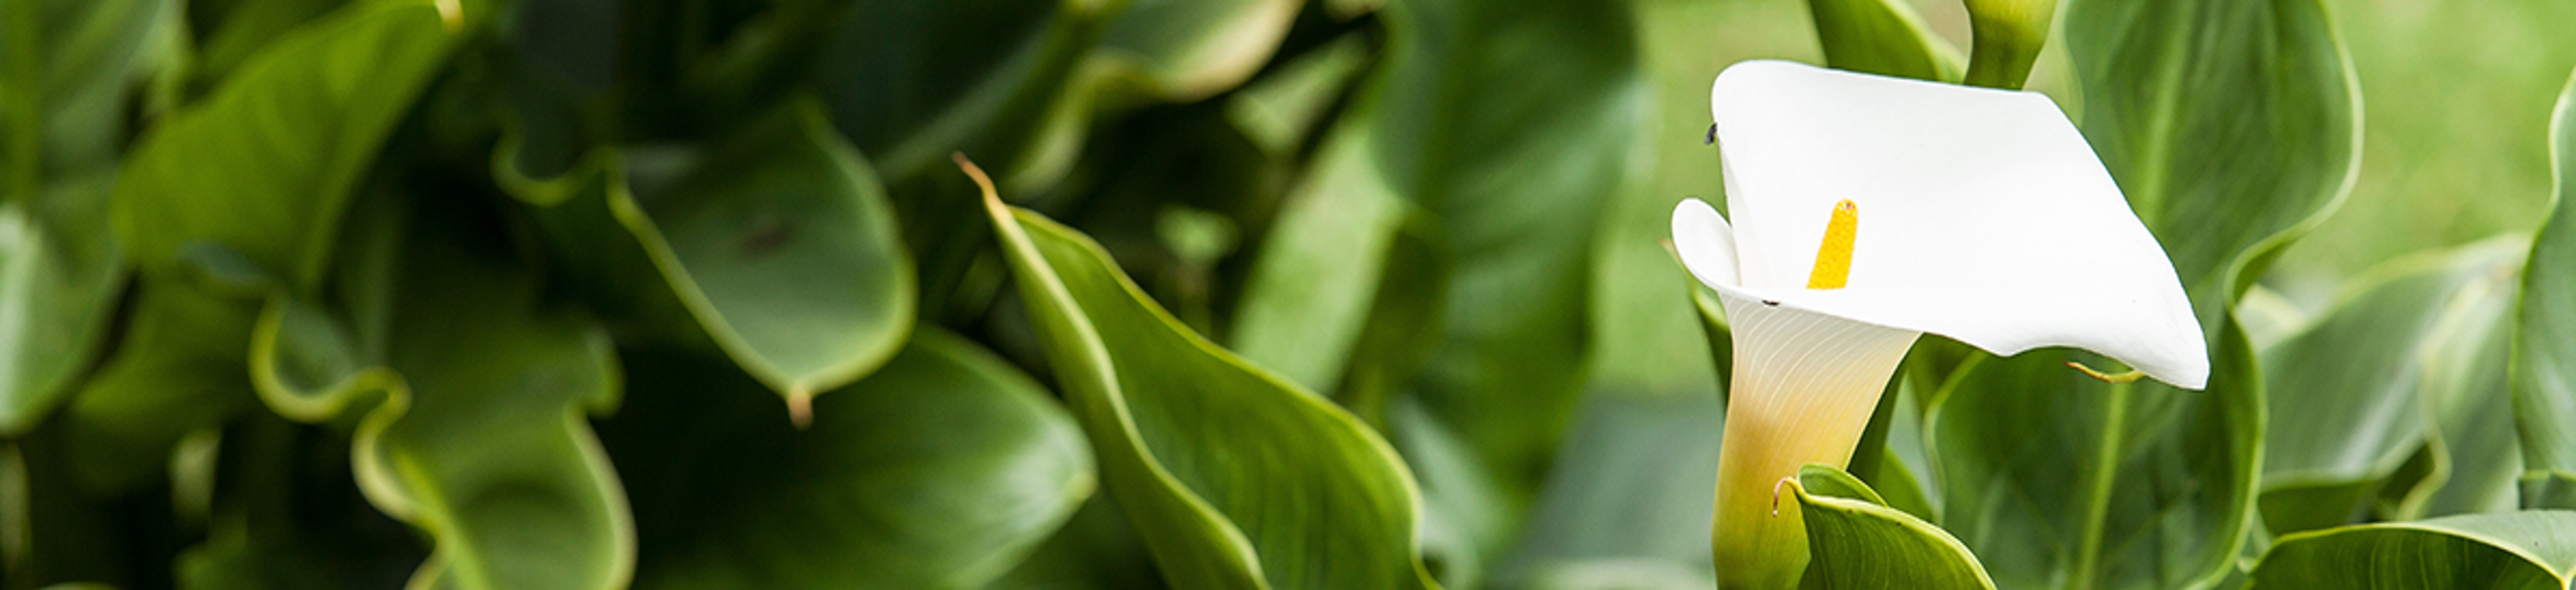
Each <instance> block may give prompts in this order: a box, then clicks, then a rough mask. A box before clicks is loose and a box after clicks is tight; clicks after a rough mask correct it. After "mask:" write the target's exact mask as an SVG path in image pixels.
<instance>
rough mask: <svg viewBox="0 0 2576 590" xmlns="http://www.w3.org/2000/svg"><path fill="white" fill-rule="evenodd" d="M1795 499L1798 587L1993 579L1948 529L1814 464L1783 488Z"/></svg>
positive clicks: (1979, 583)
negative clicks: (1801, 539) (1801, 530)
mask: <svg viewBox="0 0 2576 590" xmlns="http://www.w3.org/2000/svg"><path fill="white" fill-rule="evenodd" d="M1780 488H1781V490H1777V491H1775V493H1779V492H1786V493H1785V494H1784V495H1786V496H1788V497H1785V498H1780V500H1782V503H1795V504H1797V509H1798V510H1799V512H1800V515H1801V516H1803V517H1805V519H1806V523H1807V552H1808V555H1811V556H1813V558H1812V560H1811V561H1809V562H1808V563H1807V575H1806V576H1805V577H1803V578H1800V579H1799V582H1798V587H1800V588H1810V589H1828V588H1887V587H1894V586H1896V585H1899V584H1900V583H1899V581H1900V580H1901V581H1902V582H1901V585H1902V586H1903V587H1906V588H1984V589H1987V590H1992V589H1993V588H1994V587H1995V583H1994V580H1991V579H1988V578H1987V577H1986V570H1985V568H1984V567H1982V566H1980V565H1978V563H1977V557H1976V556H1975V555H1972V554H1970V553H1969V552H1968V547H1967V546H1966V545H1963V544H1960V543H1959V540H1958V539H1956V538H1952V537H1951V536H1950V534H1949V533H1948V532H1946V531H1943V530H1941V527H1936V526H1932V523H1928V522H1923V519H1920V518H1915V517H1914V515H1911V514H1906V513H1905V512H1904V511H1900V510H1897V509H1894V508H1889V507H1887V502H1885V501H1883V500H1881V499H1880V498H1879V496H1878V492H1876V491H1873V490H1871V489H1869V485H1868V484H1863V483H1861V482H1860V479H1859V478H1855V477H1852V476H1851V474H1849V473H1844V472H1843V471H1842V470H1840V469H1835V468H1833V467H1830V466H1825V465H1808V466H1806V467H1803V468H1800V469H1799V470H1798V479H1797V480H1796V481H1795V482H1789V481H1783V482H1781V485H1780Z"/></svg>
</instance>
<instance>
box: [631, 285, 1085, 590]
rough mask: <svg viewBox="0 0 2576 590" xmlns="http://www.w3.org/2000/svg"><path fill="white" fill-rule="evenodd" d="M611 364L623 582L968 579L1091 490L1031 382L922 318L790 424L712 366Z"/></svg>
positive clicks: (732, 584) (1039, 533)
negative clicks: (621, 378) (626, 504)
mask: <svg viewBox="0 0 2576 590" xmlns="http://www.w3.org/2000/svg"><path fill="white" fill-rule="evenodd" d="M629 359H630V361H631V362H629V363H628V366H629V371H631V372H630V381H631V382H632V383H633V384H634V389H633V390H632V391H630V392H629V394H628V396H627V403H626V407H624V408H622V409H621V410H620V412H619V415H618V417H617V419H616V420H612V421H609V422H607V423H605V424H603V425H602V427H601V432H600V434H601V437H602V438H603V439H604V440H605V441H606V442H607V445H608V449H609V452H610V455H611V457H612V458H614V459H615V460H616V461H617V462H618V463H619V465H620V467H619V475H620V477H621V478H622V479H623V480H624V481H626V482H628V484H629V488H628V489H629V490H630V492H631V493H632V494H633V495H632V497H633V499H634V506H635V518H636V523H637V530H639V531H640V532H641V534H642V538H641V541H642V547H643V550H644V552H643V554H642V556H641V559H640V560H639V567H640V569H639V571H637V572H636V578H635V579H636V587H638V588H981V587H983V586H984V584H985V583H986V582H988V581H991V580H992V579H994V578H995V577H997V576H1000V575H1001V574H1002V573H1003V572H1005V571H1007V570H1008V569H1009V568H1011V566H1013V565H1015V564H1017V563H1019V560H1020V558H1021V557H1022V556H1024V555H1027V554H1028V552H1029V551H1030V550H1032V549H1034V548H1035V547H1036V546H1037V544H1038V543H1039V542H1040V541H1042V540H1045V539H1046V538H1047V536H1048V534H1049V533H1052V532H1054V531H1055V530H1056V528H1057V526H1058V525H1061V524H1062V523H1064V521H1065V519H1066V518H1067V517H1069V516H1071V515H1072V513H1073V510H1074V508H1076V507H1077V506H1080V505H1081V502H1082V499H1083V498H1084V497H1086V496H1089V495H1090V494H1091V491H1092V486H1093V484H1094V480H1093V479H1092V471H1091V455H1090V453H1089V452H1088V450H1087V447H1085V446H1084V444H1083V440H1082V438H1081V436H1082V434H1081V431H1080V430H1079V429H1078V428H1077V427H1076V426H1075V425H1074V423H1073V420H1072V417H1070V416H1068V415H1066V414H1065V412H1064V410H1063V409H1062V407H1061V406H1058V405H1056V403H1055V402H1054V401H1053V400H1051V399H1049V398H1048V396H1047V392H1046V391H1045V390H1044V389H1042V388H1040V387H1038V385H1037V383H1036V382H1034V381H1031V380H1029V378H1028V377H1027V376H1026V375H1022V374H1021V373H1020V372H1019V371H1018V370H1017V369H1014V368H1012V367H1011V366H1010V365H1009V364H1007V363H1004V362H1002V360H1001V359H1000V358H998V357H995V356H993V355H992V353H990V352H987V351H984V350H983V349H981V348H979V347H977V346H975V345H974V344H972V343H970V342H968V341H966V340H964V339H961V338H958V337H956V336H953V335H949V334H947V333H945V332H941V331H938V330H936V329H925V330H923V331H922V332H921V333H919V334H916V335H915V336H914V337H913V338H912V340H911V344H910V345H909V346H907V347H906V348H904V349H903V351H902V352H901V353H899V354H897V355H896V356H895V357H894V359H893V360H892V361H891V362H888V363H887V364H886V365H885V368H883V369H881V370H879V371H877V372H876V373H875V374H872V375H870V376H868V378H867V379H865V380H862V381H859V382H858V383H855V384H852V385H850V386H848V387H847V388H844V389H842V390H839V391H835V392H833V394H832V395H830V396H828V397H825V398H822V399H818V400H816V404H815V407H814V412H815V414H814V423H813V425H812V426H811V427H809V428H806V429H801V430H800V429H797V428H794V427H791V426H789V425H788V424H786V423H785V422H783V421H781V420H779V419H778V417H779V412H778V408H777V406H775V405H772V404H764V403H757V402H756V400H757V399H758V398H757V397H755V396H748V395H739V394H740V393H742V392H744V391H753V392H756V391H758V390H759V389H760V385H759V384H758V383H756V382H751V381H749V380H747V379H744V378H742V377H741V376H740V374H739V373H737V372H735V371H732V370H730V368H729V367H728V366H726V365H722V364H716V363H710V362H706V361H704V360H699V359H696V358H692V357H689V356H686V355H672V354H660V355H652V354H646V355H630V356H629Z"/></svg>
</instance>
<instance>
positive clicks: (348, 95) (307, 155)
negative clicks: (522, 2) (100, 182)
mask: <svg viewBox="0 0 2576 590" xmlns="http://www.w3.org/2000/svg"><path fill="white" fill-rule="evenodd" d="M454 27H455V25H453V24H451V23H448V22H446V21H444V20H442V18H441V15H440V12H439V10H438V9H436V8H433V7H432V6H431V3H430V2H428V1H425V0H424V1H412V0H406V1H400V2H383V3H366V4H362V5H357V6H351V7H348V8H345V9H342V10H339V11H336V12H334V13H332V14H331V15H330V16H327V17H324V18H323V19H322V20H320V21H316V22H314V23H312V24H309V25H306V26H303V27H300V28H297V29H295V30H294V31H293V32H290V33H287V34H286V36H284V37H283V38H280V39H278V40H277V41H275V42H273V43H270V44H268V45H266V46H265V47H263V48H262V49H261V50H259V52H258V53H257V54H255V55H253V56H252V57H250V58H248V60H247V61H246V62H245V63H244V64H243V65H242V67H241V71H240V72H238V73H236V74H234V75H232V76H230V77H227V78H226V79H225V80H224V81H223V83H221V84H220V85H218V86H217V87H216V88H215V90H214V91H213V93H212V94H210V95H209V96H208V97H207V98H206V99H205V100H204V101H202V102H200V103H198V104H194V105H190V106H189V107H187V108H184V109H181V110H179V111H178V112H174V113H172V114H170V115H168V116H167V117H165V118H163V119H162V120H161V121H160V122H159V123H158V124H156V125H154V126H153V128H152V130H151V131H149V132H147V133H146V134H145V136H144V137H143V139H142V140H140V142H139V145H138V146H137V147H136V148H135V150H134V153H133V155H132V156H131V157H129V158H128V159H127V160H126V163H125V168H124V170H123V174H122V175H121V176H120V177H119V178H118V179H117V184H116V192H115V195H114V197H113V198H112V199H111V200H112V202H113V203H114V216H115V219H116V236H117V238H118V239H119V240H122V241H123V242H124V243H125V245H126V247H127V248H128V251H129V252H131V253H132V256H133V257H134V258H135V260H137V261H138V262H140V263H141V264H142V265H143V266H144V267H145V268H167V267H171V266H173V265H174V264H175V263H176V262H177V261H178V260H179V259H180V258H181V257H182V256H183V255H188V253H190V252H195V251H198V249H199V248H201V246H200V245H201V244H221V245H224V246H227V247H229V248H231V249H233V250H235V251H237V252H239V254H240V255H242V256H245V257H247V258H248V259H249V260H250V261H251V262H252V263H254V264H256V265H257V266H258V267H259V268H260V269H262V271H264V272H265V273H267V274H270V275H272V276H278V277H284V278H286V280H287V282H288V284H290V285H294V286H295V287H296V288H298V289H309V288H312V286H314V285H315V284H317V283H318V281H320V280H321V275H322V273H323V271H324V270H325V269H326V267H327V263H328V262H329V260H330V255H331V249H330V246H331V244H332V243H333V239H334V234H335V233H336V232H337V229H338V227H339V224H338V221H339V217H340V213H341V212H342V211H343V210H344V209H346V206H347V204H348V202H349V196H350V194H351V193H352V191H353V190H354V189H355V188H356V187H357V185H358V184H359V181H360V179H361V178H363V177H364V176H365V175H366V173H367V171H368V169H369V167H370V166H371V164H372V163H373V162H374V161H375V157H376V152H377V151H378V149H379V147H380V146H381V144H382V143H383V142H384V141H385V138H386V137H387V136H388V135H390V134H391V132H392V131H393V128H394V125H395V123H397V122H399V121H401V120H402V118H403V115H404V113H406V112H408V111H409V110H410V107H411V104H412V101H413V99H415V98H417V97H418V96H419V95H420V94H421V92H422V91H423V89H424V88H425V87H426V86H427V85H428V83H429V81H430V79H431V78H432V77H433V76H435V75H436V74H437V73H438V72H439V71H440V68H441V66H443V65H444V64H445V63H446V61H447V55H448V53H449V52H450V51H451V50H452V49H453V48H454V47H455V46H456V45H457V44H458V42H459V40H460V39H462V38H463V36H462V35H459V34H457V33H456V32H455V31H454Z"/></svg>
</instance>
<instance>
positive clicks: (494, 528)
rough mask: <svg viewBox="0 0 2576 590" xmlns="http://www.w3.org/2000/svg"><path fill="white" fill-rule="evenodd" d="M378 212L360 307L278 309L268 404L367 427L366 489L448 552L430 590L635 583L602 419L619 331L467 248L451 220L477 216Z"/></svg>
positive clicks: (365, 227) (497, 257)
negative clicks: (595, 428)
mask: <svg viewBox="0 0 2576 590" xmlns="http://www.w3.org/2000/svg"><path fill="white" fill-rule="evenodd" d="M442 203H443V201H442ZM468 211H471V210H468ZM362 212H363V213H366V214H365V215H359V216H357V220H356V223H358V224H359V225H357V226H356V227H355V228H353V229H354V230H359V231H353V232H352V235H353V236H362V237H361V238H360V239H357V240H356V241H355V243H357V244H362V245H361V246H358V247H354V248H351V249H350V250H351V251H352V253H353V255H351V256H348V257H347V258H344V259H343V262H344V263H347V264H345V265H344V267H343V268H341V269H340V272H341V273H343V277H344V278H348V277H350V276H351V275H355V276H358V277H364V278H360V279H357V280H353V281H352V282H353V283H354V285H353V286H344V287H343V288H342V292H343V293H344V294H346V295H347V297H348V299H349V301H347V302H345V303H344V305H346V307H345V308H343V309H338V310H331V309H327V308H322V307H319V306H318V304H317V303H316V302H312V301H306V300H301V299H298V298H296V297H295V296H293V295H291V294H285V293H280V294H278V295H274V296H272V297H271V298H270V300H269V303H268V306H267V309H266V310H265V311H263V312H262V313H261V316H260V320H259V324H258V326H257V329H256V331H255V334H254V336H253V338H252V341H251V364H250V367H251V372H252V374H253V377H254V382H255V383H256V384H257V385H258V389H259V395H260V399H261V400H262V401H265V402H267V404H268V406H269V408H270V409H271V410H274V411H276V412H277V413H279V414H280V415H284V416H286V417H288V418H290V419H294V420H297V421H302V422H333V423H344V424H345V423H347V421H349V420H351V419H352V418H354V422H355V424H356V426H355V428H356V430H355V432H354V434H353V437H354V439H353V441H352V444H351V449H350V455H351V457H350V462H351V464H352V468H353V470H354V471H355V472H356V479H357V485H358V489H359V490H360V491H362V492H364V493H365V495H366V498H367V500H368V501H369V502H370V503H372V504H374V505H375V507H376V508H377V509H378V510H382V511H384V513H385V514H387V515H391V516H393V517H394V518H396V519H399V520H402V521H404V522H407V523H410V524H411V525H413V526H415V527H418V528H420V529H422V530H423V531H425V532H426V533H427V534H428V536H429V537H430V538H431V539H432V541H433V547H434V548H433V550H432V553H431V555H430V557H429V560H428V562H427V563H424V564H422V565H421V566H420V569H419V570H418V571H417V572H416V573H415V574H414V575H413V584H414V585H415V586H423V585H428V584H438V585H444V586H448V587H455V588H494V587H500V588H521V587H543V588H567V589H578V588H614V587H623V586H624V585H625V584H626V582H627V580H628V579H629V577H630V575H631V573H632V571H633V567H634V559H635V540H634V527H633V524H632V521H631V517H629V516H628V514H627V507H626V500H625V493H624V491H623V489H622V487H621V485H620V484H619V482H618V480H617V476H616V474H615V473H613V472H612V471H611V470H610V467H609V463H608V457H607V454H606V453H605V452H604V451H602V450H601V449H600V446H599V442H598V440H597V439H596V438H595V437H593V435H592V434H591V430H590V424H589V421H588V419H587V417H586V415H587V414H589V413H592V412H600V411H605V410H607V409H609V408H613V407H615V405H616V404H617V397H618V387H619V384H618V374H617V369H616V359H615V357H614V355H613V354H612V351H611V349H610V345H609V340H608V336H607V334H606V333H605V332H604V331H602V330H600V329H599V328H598V327H597V326H596V325H595V324H593V323H592V322H590V321H589V320H587V319H585V318H583V317H581V316H580V315H578V314H576V313H572V312H568V311H561V310H550V309H546V308H545V307H543V306H542V305H541V304H540V301H539V300H538V298H537V292H536V290H535V289H534V283H533V282H532V281H530V280H529V277H527V276H526V275H527V272H526V271H525V270H524V269H520V268H517V267H516V266H514V264H513V263H512V262H510V261H511V260H512V259H511V258H510V257H509V256H510V255H509V254H507V253H502V252H491V251H483V250H478V249H477V248H484V247H488V246H485V245H481V244H471V243H464V242H462V241H461V240H460V236H468V235H476V234H474V233H471V232H472V231H474V230H473V229H471V228H472V227H473V226H471V225H464V226H463V227H462V228H460V227H459V225H460V224H462V223H465V222H463V221H461V220H456V219H450V217H455V216H461V215H470V214H471V213H465V212H458V211H454V210H440V211H437V212H435V213H432V212H422V213H420V214H418V220H417V221H420V222H418V223H416V222H415V221H416V220H414V219H410V218H405V217H403V216H401V214H400V213H399V212H397V211H396V210H395V209H394V208H393V207H391V206H385V207H375V206H371V207H369V208H367V209H364V210H362ZM413 225H418V226H420V227H411V226H413ZM368 245H372V248H371V247H370V246H368ZM370 254H376V255H370ZM371 271H372V272H371ZM369 275H373V276H369ZM335 311H336V312H337V313H336V314H335V313H334V312H335Z"/></svg>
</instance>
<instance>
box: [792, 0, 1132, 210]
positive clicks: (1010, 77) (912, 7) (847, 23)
mask: <svg viewBox="0 0 2576 590" xmlns="http://www.w3.org/2000/svg"><path fill="white" fill-rule="evenodd" d="M1105 4H1114V2H1107V1H1104V0H993V1H987V2H952V1H948V0H902V1H892V2H858V3H856V5H855V6H853V7H852V8H850V9H848V10H846V11H844V12H843V13H842V14H841V17H840V20H839V21H838V22H837V24H836V25H835V29H834V31H833V32H832V33H831V36H830V38H829V40H827V41H826V42H825V44H824V47H823V49H822V55H820V56H819V57H818V58H816V59H815V63H814V69H813V84H814V88H815V90H816V91H817V92H819V93H820V94H821V96H822V99H823V101H824V102H825V104H826V105H828V107H829V110H830V112H831V115H832V123H833V125H835V126H837V127H838V128H839V129H840V130H841V133H842V134H843V135H845V136H848V137H849V139H850V143H851V144H853V145H856V146H858V149H859V151H860V152H863V153H867V154H872V157H873V159H874V161H875V162H876V166H877V171H878V172H879V173H881V174H883V175H884V176H885V177H886V178H887V179H889V180H890V181H891V182H893V183H896V184H901V183H903V182H905V181H907V180H909V179H913V178H916V177H920V176H922V175H923V174H926V173H934V172H937V171H938V168H937V166H938V165H939V164H941V162H940V157H941V156H944V155H946V154H948V153H950V152H955V151H964V152H967V153H970V154H975V155H976V156H977V157H980V158H984V159H986V160H987V163H990V164H996V165H997V168H996V169H997V170H999V169H1007V167H1003V166H999V165H1000V164H1002V163H1004V162H1005V161H1010V160H1017V159H1019V158H1020V156H1022V155H1024V152H1025V151H1027V150H1029V149H1030V148H1029V146H1028V145H1027V144H1028V143H1029V141H1030V140H1031V139H1032V138H1035V137H1038V136H1039V135H1040V134H1041V133H1043V132H1045V131H1047V130H1046V129H1045V127H1046V125H1044V122H1045V121H1046V120H1047V115H1048V110H1049V108H1050V105H1051V104H1053V103H1054V102H1056V99H1057V98H1058V97H1059V95H1060V94H1061V93H1062V91H1063V90H1064V88H1065V85H1066V84H1067V82H1068V80H1069V79H1070V78H1071V76H1072V75H1073V72H1074V69H1075V65H1076V64H1078V63H1080V61H1081V58H1082V57H1083V56H1084V55H1086V54H1087V52H1088V51H1089V50H1090V48H1091V47H1092V45H1093V44H1094V43H1095V42H1096V41H1097V40H1098V38H1099V35H1100V27H1101V26H1102V25H1101V22H1100V21H1101V20H1103V19H1104V18H1105V15H1104V14H1103V13H1104V12H1106V10H1107V9H1106V8H1105V7H1104V6H1103V5H1105Z"/></svg>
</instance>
